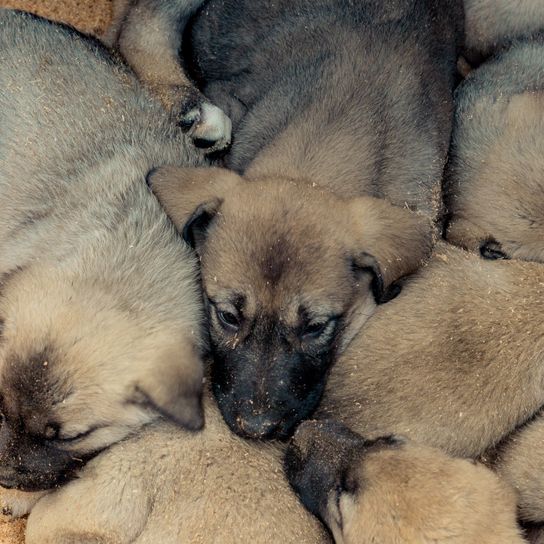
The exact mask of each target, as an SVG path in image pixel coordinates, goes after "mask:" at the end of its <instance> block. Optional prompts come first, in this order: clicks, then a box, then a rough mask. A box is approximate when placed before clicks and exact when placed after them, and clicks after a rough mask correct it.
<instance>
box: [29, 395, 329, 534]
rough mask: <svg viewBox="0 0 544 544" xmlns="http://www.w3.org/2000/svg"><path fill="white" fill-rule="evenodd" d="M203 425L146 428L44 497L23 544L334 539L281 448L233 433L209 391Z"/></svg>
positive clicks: (102, 455)
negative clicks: (303, 500)
mask: <svg viewBox="0 0 544 544" xmlns="http://www.w3.org/2000/svg"><path fill="white" fill-rule="evenodd" d="M205 405H206V427H205V428H204V430H203V431H202V432H200V433H196V434H195V433H190V432H187V431H184V430H181V429H178V428H176V427H175V426H173V425H172V424H169V423H166V422H164V423H158V424H154V425H150V426H148V427H147V428H146V429H144V430H142V431H141V432H140V433H138V434H137V435H135V436H133V437H131V438H128V439H126V440H124V441H122V442H120V443H118V444H116V445H114V446H112V447H111V448H109V449H108V450H107V451H106V452H103V453H102V454H100V455H98V456H97V457H95V458H94V459H93V460H92V461H91V462H89V463H88V464H87V465H86V467H85V468H84V469H83V470H82V471H81V472H80V473H79V477H78V478H77V479H76V480H74V481H72V482H70V483H68V484H67V485H65V486H63V487H62V488H60V489H59V490H57V491H54V492H53V493H51V494H49V495H47V496H45V497H44V498H42V499H41V500H40V501H39V502H38V503H37V505H36V506H35V507H34V509H33V510H32V512H31V513H30V517H29V518H28V525H27V529H26V543H27V544H67V543H73V542H78V543H84V542H85V543H90V542H93V543H94V542H104V543H106V542H107V543H108V544H125V543H126V544H129V543H134V544H144V543H147V544H155V543H158V542H160V544H177V543H179V542H191V543H192V544H213V543H218V542H225V543H228V542H236V543H239V544H253V543H255V544H265V543H269V542H283V543H286V544H287V543H289V544H298V543H300V544H328V543H329V542H330V539H329V537H328V535H327V534H326V531H325V529H324V528H323V527H322V526H321V524H320V523H319V522H318V521H317V520H316V519H315V518H314V517H313V516H311V515H310V514H309V513H308V512H306V510H305V509H304V508H303V506H302V505H301V504H300V503H299V501H298V500H297V498H296V496H295V495H294V493H293V492H292V491H291V489H290V488H289V485H288V483H287V481H286V479H285V477H284V475H283V471H282V456H283V448H281V447H279V446H277V445H274V444H272V443H265V444H261V443H258V442H248V441H245V440H243V439H241V438H239V437H237V436H236V435H234V434H232V433H231V432H230V431H229V429H228V427H227V426H226V425H225V423H224V421H223V420H222V418H221V415H220V413H219V411H218V410H217V406H216V405H215V403H214V401H213V399H212V398H211V395H209V396H207V397H206V398H205Z"/></svg>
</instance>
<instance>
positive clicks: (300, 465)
mask: <svg viewBox="0 0 544 544" xmlns="http://www.w3.org/2000/svg"><path fill="white" fill-rule="evenodd" d="M285 468H286V472H287V475H288V477H289V480H290V482H291V484H292V485H293V487H294V489H295V490H296V491H297V493H298V494H299V495H300V497H301V499H302V502H303V503H304V504H305V506H306V507H307V508H308V509H309V510H310V511H311V512H313V513H314V514H315V515H317V516H318V517H319V518H321V519H322V520H323V521H324V522H325V523H326V524H327V525H328V527H329V529H330V530H331V532H332V534H333V535H334V539H335V542H336V543H337V544H375V543H380V544H382V543H383V544H386V543H387V544H407V543H408V544H422V543H433V544H521V543H522V542H524V540H523V539H522V538H521V536H520V532H519V529H518V527H517V525H516V497H515V493H514V491H513V489H512V488H511V487H510V486H508V484H506V483H504V482H503V481H501V480H499V478H498V477H497V476H496V475H494V474H493V473H492V472H491V471H490V470H489V469H487V468H485V467H484V466H483V465H481V464H476V463H473V462H471V461H469V460H465V459H454V458H451V457H448V456H447V455H445V454H444V453H443V452H441V451H440V450H436V449H434V448H430V447H428V446H422V445H419V444H416V443H414V442H411V441H409V440H405V439H402V438H397V437H386V438H379V439H377V440H374V441H367V440H364V439H363V438H362V437H361V436H359V435H357V434H355V433H353V432H352V431H350V430H349V429H348V428H347V427H344V426H343V425H340V424H338V423H336V422H333V421H328V422H317V421H307V422H304V423H302V424H301V425H300V427H299V428H298V429H297V432H296V433H295V436H294V438H293V441H292V443H291V445H290V446H289V448H288V450H287V455H286V459H285Z"/></svg>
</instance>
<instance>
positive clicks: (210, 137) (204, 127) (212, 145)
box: [182, 102, 232, 153]
mask: <svg viewBox="0 0 544 544" xmlns="http://www.w3.org/2000/svg"><path fill="white" fill-rule="evenodd" d="M182 123H183V124H185V125H186V126H190V128H189V132H188V133H189V135H190V136H191V138H192V139H193V142H194V144H195V146H196V147H198V148H201V149H205V150H206V152H207V153H211V152H213V151H220V150H222V149H225V148H226V147H228V146H229V144H230V141H231V134H232V123H231V121H230V119H229V118H228V117H227V115H226V114H225V113H224V112H223V111H222V110H221V109H219V108H218V107H217V106H214V105H213V104H210V102H201V103H200V104H198V105H197V106H196V107H194V108H193V109H191V110H190V111H188V112H187V113H186V114H185V115H184V116H183V117H182Z"/></svg>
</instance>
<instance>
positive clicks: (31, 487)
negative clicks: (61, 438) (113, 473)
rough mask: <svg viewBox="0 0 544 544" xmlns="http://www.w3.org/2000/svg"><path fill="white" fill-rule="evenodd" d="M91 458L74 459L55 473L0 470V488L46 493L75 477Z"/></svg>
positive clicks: (5, 468) (20, 469)
mask: <svg viewBox="0 0 544 544" xmlns="http://www.w3.org/2000/svg"><path fill="white" fill-rule="evenodd" d="M90 458H91V457H89V456H88V457H85V458H75V459H74V460H73V462H72V463H70V465H68V466H65V467H64V468H63V469H59V470H57V471H54V472H53V471H49V472H47V471H44V472H39V471H37V470H30V469H29V470H27V469H23V468H15V469H13V468H11V469H10V468H8V467H2V468H1V469H0V486H1V487H3V488H5V489H17V490H19V491H25V492H35V491H47V490H50V489H54V488H57V487H60V486H62V485H64V484H66V483H67V482H69V481H70V480H73V479H74V478H76V477H77V474H78V470H79V469H80V468H82V467H83V466H84V465H85V463H86V462H87V461H88V460H89V459H90Z"/></svg>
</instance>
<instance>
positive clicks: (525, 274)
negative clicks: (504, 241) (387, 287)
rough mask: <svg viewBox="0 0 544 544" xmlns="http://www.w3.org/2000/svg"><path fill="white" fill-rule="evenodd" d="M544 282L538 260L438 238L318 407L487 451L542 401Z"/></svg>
mask: <svg viewBox="0 0 544 544" xmlns="http://www.w3.org/2000/svg"><path fill="white" fill-rule="evenodd" d="M543 279H544V270H543V269H542V266H541V265H539V264H534V263H524V262H519V261H501V262H496V261H486V260H484V259H481V258H479V257H478V256H476V255H471V254H470V253H468V252H465V251H462V250H459V249H457V248H455V247H452V246H445V245H439V247H438V248H437V251H436V254H435V255H434V257H433V259H432V260H431V262H430V264H429V265H428V266H426V267H424V268H423V269H422V270H421V271H420V272H419V273H418V274H417V275H415V276H414V277H413V278H412V279H411V280H409V281H408V283H407V284H406V285H405V286H404V288H403V291H402V292H401V294H400V295H399V296H398V297H397V298H396V299H394V300H392V301H391V302H389V303H387V304H385V305H383V306H381V307H380V309H379V311H378V312H376V313H375V314H374V315H373V317H372V318H371V319H369V321H368V322H367V324H366V325H365V327H363V329H362V330H361V332H360V333H359V335H358V337H356V338H355V339H354V340H353V341H352V343H351V345H350V346H349V347H348V349H347V350H346V352H345V353H344V354H343V355H342V356H341V357H340V358H339V359H338V361H337V362H336V363H335V365H334V367H333V368H332V371H331V374H330V377H329V380H328V383H327V389H326V392H325V395H324V399H323V401H322V403H321V406H320V409H319V413H320V414H321V415H322V416H323V417H327V418H334V419H339V420H341V421H343V422H345V423H346V424H348V425H350V426H351V427H352V428H353V429H354V430H356V431H357V432H359V433H361V434H362V435H364V436H376V435H383V434H387V433H392V432H393V433H396V434H402V435H405V436H409V437H410V438H413V439H415V440H417V441H418V442H421V443H425V444H430V445H433V446H436V447H440V448H442V449H445V450H446V451H448V452H450V453H452V454H454V455H459V456H463V457H465V456H466V457H470V456H476V455H479V454H481V453H482V452H483V451H484V450H485V449H487V447H489V445H490V444H493V443H496V441H497V440H500V439H501V438H502V437H503V436H505V435H506V434H508V433H510V432H511V431H512V430H513V429H515V428H516V427H517V426H518V425H519V424H521V423H523V422H524V421H526V420H527V419H528V418H529V417H531V416H532V415H533V413H535V412H536V411H537V410H538V409H539V408H540V406H542V404H544V389H542V388H541V387H540V386H539V384H541V383H542V380H543V379H544V374H543V373H544V364H543V355H544V339H543V337H542V321H541V311H540V308H541V306H542V304H544V287H543ZM520 391H523V394H521V395H520Z"/></svg>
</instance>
